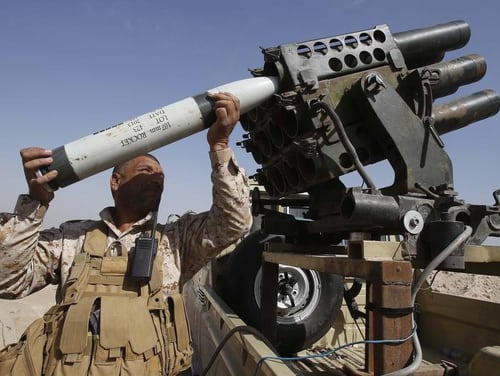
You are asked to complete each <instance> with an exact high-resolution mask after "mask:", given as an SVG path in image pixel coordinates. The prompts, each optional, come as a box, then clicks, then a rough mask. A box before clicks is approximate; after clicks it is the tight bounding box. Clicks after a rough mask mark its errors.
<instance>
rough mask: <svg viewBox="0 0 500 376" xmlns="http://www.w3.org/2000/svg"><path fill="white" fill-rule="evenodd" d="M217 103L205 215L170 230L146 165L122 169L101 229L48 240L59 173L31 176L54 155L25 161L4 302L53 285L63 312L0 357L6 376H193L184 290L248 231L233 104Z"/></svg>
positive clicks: (1, 235) (30, 151)
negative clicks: (46, 221)
mask: <svg viewBox="0 0 500 376" xmlns="http://www.w3.org/2000/svg"><path fill="white" fill-rule="evenodd" d="M211 97H212V100H213V103H214V110H215V113H216V121H215V122H214V124H213V125H212V126H211V127H210V129H209V130H208V133H207V140H208V144H209V146H210V152H209V155H210V160H211V165H212V175H211V177H212V182H213V203H212V206H211V208H210V210H209V211H207V212H204V213H200V214H194V213H187V214H185V215H183V216H181V217H180V218H179V219H178V220H177V221H175V222H174V223H169V224H165V225H160V224H158V225H156V213H157V210H158V205H159V202H160V198H161V195H162V192H163V181H164V174H163V170H162V167H161V166H160V163H159V162H158V161H157V160H156V158H154V157H153V156H151V155H149V154H147V155H141V156H138V157H135V158H133V159H131V160H130V161H127V162H125V163H122V164H121V165H119V166H116V167H115V169H114V170H113V173H112V176H111V180H110V188H111V193H112V196H113V199H114V204H115V205H114V207H109V208H105V209H104V210H102V211H101V213H100V217H101V220H100V221H91V220H84V221H69V222H65V223H63V224H62V225H61V226H60V227H59V228H52V229H48V230H42V229H41V226H42V222H43V218H44V215H45V212H46V211H47V208H48V206H49V203H50V202H51V201H52V199H53V198H54V194H53V193H52V192H48V191H47V190H45V189H44V187H43V186H44V184H46V183H47V182H49V181H51V180H53V179H54V178H55V177H56V176H57V171H51V172H49V173H47V174H46V175H44V176H36V174H35V172H36V171H37V170H38V169H39V168H40V167H42V166H47V165H49V164H50V163H51V162H52V158H51V152H50V150H45V149H41V148H27V149H23V150H21V157H22V161H23V165H24V172H25V175H26V179H27V182H28V186H29V194H28V195H21V196H20V197H19V199H18V202H17V204H16V208H15V211H14V213H12V214H10V213H2V214H1V217H0V252H1V255H0V297H3V298H21V297H24V296H26V295H28V294H30V293H32V292H35V291H37V290H39V289H41V288H43V287H44V286H46V285H47V284H49V283H52V284H58V291H57V296H56V302H57V304H56V305H55V306H53V307H52V308H51V309H49V311H48V312H47V313H46V314H45V315H44V317H43V318H40V319H39V320H36V321H35V322H34V323H33V324H31V325H30V327H29V328H28V329H27V330H26V332H25V333H24V334H23V336H22V337H21V339H20V341H19V342H18V343H17V344H13V345H10V346H7V347H6V348H5V349H3V350H2V351H0V374H1V375H10V374H12V375H28V374H29V375H69V374H71V375H87V374H90V375H177V374H179V373H181V372H183V371H185V370H189V368H190V364H191V355H192V349H191V341H190V333H189V327H188V324H187V318H186V315H185V310H184V305H183V301H182V297H181V295H180V292H181V288H182V284H183V283H184V282H186V280H187V279H189V278H190V277H191V276H192V275H193V274H194V273H196V271H197V270H199V269H200V268H201V267H202V266H203V265H204V264H205V263H206V262H207V261H209V260H210V259H211V258H212V257H214V256H215V255H217V254H218V253H219V252H220V251H221V250H223V249H224V248H225V247H227V246H228V245H230V244H231V243H233V242H235V241H236V240H238V239H239V238H241V237H242V236H243V235H244V234H245V233H246V232H247V231H248V229H249V228H250V225H251V213H250V205H249V188H248V181H247V178H246V176H245V173H244V170H243V169H242V168H240V167H239V166H238V165H237V163H236V161H235V157H234V154H233V152H232V151H231V150H230V149H229V147H228V141H229V136H230V134H231V132H232V130H233V128H234V126H235V124H236V122H237V121H238V119H239V115H240V111H239V101H238V99H237V98H235V97H234V96H232V95H231V94H228V93H218V94H211ZM138 238H140V240H137V239H138ZM155 244H156V247H155ZM148 252H149V253H148ZM148 260H151V262H149V263H148ZM137 270H138V272H137Z"/></svg>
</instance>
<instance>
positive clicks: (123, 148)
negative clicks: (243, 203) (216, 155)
mask: <svg viewBox="0 0 500 376" xmlns="http://www.w3.org/2000/svg"><path fill="white" fill-rule="evenodd" d="M277 91H278V79H277V78H275V77H256V78H248V79H244V80H239V81H233V82H230V83H228V84H225V85H221V86H218V87H216V88H213V89H210V90H208V92H209V93H210V92H211V93H217V92H229V93H231V94H233V95H235V96H236V97H237V98H238V99H239V100H240V112H241V113H242V114H243V113H245V112H247V111H249V110H251V109H253V108H255V107H257V106H258V105H259V104H261V103H263V102H264V101H266V100H267V99H269V98H270V97H271V96H272V95H273V94H274V93H276V92H277ZM214 120H215V115H214V113H213V111H212V104H211V102H210V101H209V100H208V99H207V95H206V93H203V94H199V95H196V96H193V97H189V98H185V99H183V100H180V101H178V102H175V103H172V104H169V105H167V106H164V107H161V108H159V109H157V110H155V111H152V112H149V113H146V114H144V115H141V116H138V117H136V118H134V119H131V120H128V121H125V122H123V123H120V124H117V125H115V126H113V127H111V128H107V129H104V130H102V131H99V132H96V133H93V134H91V135H88V136H86V137H83V138H80V139H78V140H76V141H73V142H70V143H68V144H66V145H63V146H59V147H57V148H55V149H54V150H53V151H52V158H53V159H54V161H53V163H52V164H51V165H50V166H48V167H47V168H44V169H41V170H40V171H39V173H41V174H45V173H47V172H48V171H51V170H57V171H58V175H57V178H56V179H55V180H53V181H51V182H50V183H49V187H48V188H49V189H51V190H56V189H58V188H59V187H65V186H67V185H70V184H72V183H75V182H77V181H79V180H82V179H85V178H86V177H89V176H91V175H94V174H97V173H98V172H101V171H104V170H106V169H108V168H110V167H113V166H115V165H117V164H118V163H120V162H123V161H125V160H128V159H130V158H133V157H134V156H137V155H140V154H143V153H147V152H150V151H151V150H154V149H157V148H159V147H161V146H164V145H167V144H170V143H172V142H174V141H177V140H179V139H182V138H184V137H187V136H190V135H192V134H194V133H197V132H199V131H202V130H203V129H206V128H208V127H210V125H211V124H212V122H213V121H214Z"/></svg>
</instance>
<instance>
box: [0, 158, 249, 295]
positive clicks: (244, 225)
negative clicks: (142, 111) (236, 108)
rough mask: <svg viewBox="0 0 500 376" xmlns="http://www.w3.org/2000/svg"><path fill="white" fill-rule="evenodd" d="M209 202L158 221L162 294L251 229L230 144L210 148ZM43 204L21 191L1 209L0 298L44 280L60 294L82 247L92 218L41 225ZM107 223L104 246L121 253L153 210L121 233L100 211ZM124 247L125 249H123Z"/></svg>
mask: <svg viewBox="0 0 500 376" xmlns="http://www.w3.org/2000/svg"><path fill="white" fill-rule="evenodd" d="M210 160H211V164H212V174H211V179H212V183H213V191H212V195H213V203H212V207H211V208H210V210H209V211H207V212H203V213H199V214H194V213H186V214H184V215H183V216H181V217H180V218H179V219H178V220H177V221H175V222H173V223H167V224H166V225H164V226H162V231H163V233H162V238H161V241H160V244H159V246H158V252H161V253H162V255H163V290H164V295H165V296H167V295H170V294H173V293H178V292H179V291H180V287H181V286H182V284H183V283H184V282H185V281H186V280H187V279H189V278H190V277H191V276H192V275H193V274H194V273H196V271H198V270H199V269H200V268H201V267H202V266H203V265H204V264H205V263H206V262H208V261H209V260H210V259H211V258H213V257H214V256H215V255H217V254H218V253H219V252H220V251H221V250H223V249H224V248H225V247H227V246H228V245H230V244H231V243H233V242H235V241H236V240H238V239H239V238H241V237H242V236H243V235H244V234H245V233H246V232H247V231H248V230H249V228H250V225H251V218H252V217H251V213H250V205H249V187H248V180H247V177H246V176H245V172H244V170H243V169H242V168H241V167H239V166H238V165H237V163H236V161H235V158H234V154H233V152H232V151H231V150H230V149H226V150H222V151H218V152H210ZM46 210H47V207H45V206H41V205H40V203H39V202H38V201H35V200H33V199H31V198H30V197H29V196H27V195H21V196H19V199H18V201H17V204H16V207H15V211H14V213H12V214H11V213H1V214H0V297H3V298H20V297H23V296H26V295H28V294H30V293H32V292H34V291H37V290H39V289H41V288H43V287H44V286H46V285H47V284H50V283H52V284H58V286H59V289H58V294H57V295H58V296H57V300H59V299H60V297H61V296H62V294H63V292H64V285H65V283H66V279H67V277H68V274H69V270H70V268H71V265H72V262H73V260H74V258H75V255H76V254H77V253H79V252H81V250H82V247H83V242H84V239H85V234H86V232H87V229H89V228H90V227H91V226H93V225H94V224H95V221H92V220H82V221H68V222H64V223H63V224H61V225H60V227H59V228H51V229H44V230H42V221H43V218H44V215H45V212H46ZM100 217H101V219H102V220H103V221H104V222H105V223H106V225H107V227H108V238H107V250H108V251H109V253H110V254H111V255H118V254H124V252H128V250H130V249H131V247H133V245H134V241H135V239H136V238H137V237H138V236H139V235H140V234H141V232H142V231H143V224H145V223H146V222H148V221H149V219H150V218H151V213H150V214H148V215H147V216H146V217H145V218H143V219H141V220H139V221H138V222H136V223H135V224H134V225H133V226H132V227H131V228H130V229H128V230H127V231H125V232H123V233H121V232H120V231H119V230H118V229H117V228H116V226H115V225H114V223H113V219H112V216H111V212H110V208H105V209H103V210H102V211H101V213H100ZM122 252H123V253H122Z"/></svg>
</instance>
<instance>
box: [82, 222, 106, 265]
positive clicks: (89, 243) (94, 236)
mask: <svg viewBox="0 0 500 376" xmlns="http://www.w3.org/2000/svg"><path fill="white" fill-rule="evenodd" d="M107 238H108V228H107V226H106V224H105V223H104V222H103V221H99V222H96V223H95V225H93V226H92V227H90V228H89V230H87V234H86V235H85V242H84V243H83V252H85V253H88V254H89V255H91V256H97V257H104V254H105V253H106V240H107Z"/></svg>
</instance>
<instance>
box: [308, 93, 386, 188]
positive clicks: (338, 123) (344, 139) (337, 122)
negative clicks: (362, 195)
mask: <svg viewBox="0 0 500 376" xmlns="http://www.w3.org/2000/svg"><path fill="white" fill-rule="evenodd" d="M311 108H312V109H313V110H316V109H317V108H320V109H322V110H324V111H326V113H327V114H328V116H329V117H330V119H332V121H333V125H334V127H335V129H336V130H337V134H338V135H339V139H340V142H341V143H342V145H343V146H344V148H345V150H346V151H347V152H348V153H349V155H350V156H351V158H352V161H353V163H354V166H355V167H356V170H357V171H358V173H359V174H360V175H361V178H362V179H363V180H364V182H365V183H366V185H367V186H368V188H371V189H376V186H375V183H374V182H373V180H372V179H371V178H370V176H369V175H368V173H367V172H366V170H365V168H364V166H363V164H362V163H361V161H360V160H359V157H358V153H357V152H356V149H355V148H354V146H353V145H352V143H351V141H350V140H349V137H348V136H347V133H346V132H345V128H344V124H343V123H342V120H341V119H340V117H339V115H337V113H336V112H335V111H334V110H333V109H332V108H331V106H329V105H328V104H327V103H325V102H320V101H318V102H315V103H314V104H313V105H312V106H311Z"/></svg>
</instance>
